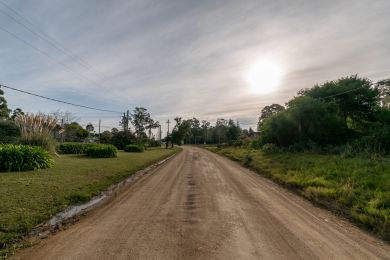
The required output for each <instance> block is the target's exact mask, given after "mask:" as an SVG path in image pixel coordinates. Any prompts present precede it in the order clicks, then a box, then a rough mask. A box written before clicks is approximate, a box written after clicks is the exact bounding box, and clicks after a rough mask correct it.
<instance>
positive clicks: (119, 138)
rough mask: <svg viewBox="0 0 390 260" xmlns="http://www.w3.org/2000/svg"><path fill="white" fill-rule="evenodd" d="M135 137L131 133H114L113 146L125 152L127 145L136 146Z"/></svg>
mask: <svg viewBox="0 0 390 260" xmlns="http://www.w3.org/2000/svg"><path fill="white" fill-rule="evenodd" d="M135 142H136V140H135V136H134V135H133V134H132V133H131V132H130V131H118V132H112V138H111V144H112V145H114V146H115V147H116V148H118V149H119V150H123V148H125V146H126V145H128V144H134V143H135Z"/></svg>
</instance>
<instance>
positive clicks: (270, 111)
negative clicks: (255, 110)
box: [257, 104, 285, 130]
mask: <svg viewBox="0 0 390 260" xmlns="http://www.w3.org/2000/svg"><path fill="white" fill-rule="evenodd" d="M284 110H285V108H284V106H281V105H279V104H272V105H270V106H265V107H264V108H263V109H262V110H261V113H260V117H259V122H258V124H257V129H258V130H260V128H261V124H262V123H263V122H264V120H265V119H267V118H269V117H270V116H272V115H274V114H276V113H278V112H281V111H284Z"/></svg>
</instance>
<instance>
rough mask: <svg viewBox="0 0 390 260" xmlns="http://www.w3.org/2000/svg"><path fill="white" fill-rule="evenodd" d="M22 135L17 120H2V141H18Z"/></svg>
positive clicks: (0, 121)
mask: <svg viewBox="0 0 390 260" xmlns="http://www.w3.org/2000/svg"><path fill="white" fill-rule="evenodd" d="M19 137H20V129H19V127H18V126H17V125H16V124H15V122H13V121H10V120H0V143H17V142H18V141H19Z"/></svg>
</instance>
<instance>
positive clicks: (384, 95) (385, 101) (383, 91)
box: [377, 79, 390, 108]
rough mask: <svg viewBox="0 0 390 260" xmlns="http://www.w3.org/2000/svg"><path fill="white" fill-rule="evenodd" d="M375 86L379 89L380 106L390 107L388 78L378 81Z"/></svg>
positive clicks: (389, 82) (389, 81)
mask: <svg viewBox="0 0 390 260" xmlns="http://www.w3.org/2000/svg"><path fill="white" fill-rule="evenodd" d="M377 87H378V89H379V91H380V99H381V105H382V107H386V108H390V79H385V80H381V81H379V82H378V83H377Z"/></svg>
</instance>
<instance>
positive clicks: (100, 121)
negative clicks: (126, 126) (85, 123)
mask: <svg viewBox="0 0 390 260" xmlns="http://www.w3.org/2000/svg"><path fill="white" fill-rule="evenodd" d="M101 123H102V120H101V119H99V143H100V125H101Z"/></svg>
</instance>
